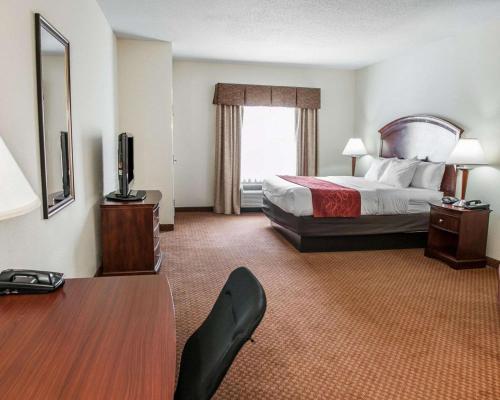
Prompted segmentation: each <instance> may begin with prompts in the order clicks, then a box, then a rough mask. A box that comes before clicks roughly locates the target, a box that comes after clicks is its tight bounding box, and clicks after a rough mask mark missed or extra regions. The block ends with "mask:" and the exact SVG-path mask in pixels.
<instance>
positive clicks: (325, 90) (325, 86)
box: [173, 60, 355, 207]
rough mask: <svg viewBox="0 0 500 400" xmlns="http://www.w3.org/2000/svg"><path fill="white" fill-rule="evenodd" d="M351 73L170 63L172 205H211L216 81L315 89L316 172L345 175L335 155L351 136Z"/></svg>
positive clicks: (344, 163) (346, 166) (346, 164)
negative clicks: (318, 91) (318, 104)
mask: <svg viewBox="0 0 500 400" xmlns="http://www.w3.org/2000/svg"><path fill="white" fill-rule="evenodd" d="M354 76H355V73H354V72H353V71H342V70H336V69H322V68H298V67H288V66H279V65H268V64H236V63H212V62H193V61H180V60H175V61H174V78H173V82H174V83H173V86H174V153H175V158H176V159H177V164H176V165H175V203H176V206H178V207H188V206H193V207H194V206H196V207H202V206H213V201H214V200H213V197H214V185H215V183H214V182H215V164H214V163H215V161H214V160H215V106H214V105H212V100H213V94H214V87H215V84H216V83H218V82H225V83H250V84H262V85H284V86H305V87H319V88H321V104H322V105H321V110H320V112H319V173H320V174H321V175H334V174H335V175H350V168H351V167H350V165H351V162H350V159H348V158H347V157H343V156H341V152H342V149H343V147H344V146H345V144H346V142H347V140H348V138H349V137H351V136H353V134H354V131H353V112H354V110H353V106H354Z"/></svg>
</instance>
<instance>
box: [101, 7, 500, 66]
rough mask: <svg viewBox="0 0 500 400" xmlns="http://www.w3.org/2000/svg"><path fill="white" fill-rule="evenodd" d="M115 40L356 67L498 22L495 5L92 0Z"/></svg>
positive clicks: (183, 52)
mask: <svg viewBox="0 0 500 400" xmlns="http://www.w3.org/2000/svg"><path fill="white" fill-rule="evenodd" d="M98 2H99V4H100V5H101V7H102V9H103V11H104V14H105V15H106V17H107V18H108V20H109V22H110V24H111V26H112V27H113V29H114V30H115V32H116V33H117V34H118V36H119V37H120V36H121V37H137V38H149V39H158V40H167V41H171V42H172V44H173V52H174V57H176V58H186V59H204V60H218V61H222V60H224V61H239V62H271V63H286V64H302V65H307V64H310V65H318V66H335V67H342V68H360V67H363V66H366V65H369V64H372V63H374V62H377V61H380V60H383V59H385V58H387V57H389V56H391V55H393V54H396V53H398V52H401V51H403V50H404V49H408V48H411V47H413V46H416V45H419V44H423V43H428V42H432V41H436V40H439V39H442V38H445V37H449V36H452V35H455V34H457V33H460V32H463V31H464V30H467V29H471V28H473V27H475V26H477V25H478V24H483V23H487V22H491V21H493V20H500V0H245V1H243V0H177V1H174V0H98Z"/></svg>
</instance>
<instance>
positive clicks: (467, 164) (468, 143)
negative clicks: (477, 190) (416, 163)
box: [446, 139, 487, 207]
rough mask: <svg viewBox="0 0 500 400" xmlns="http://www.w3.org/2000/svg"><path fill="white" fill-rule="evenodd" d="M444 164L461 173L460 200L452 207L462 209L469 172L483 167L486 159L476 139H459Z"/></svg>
mask: <svg viewBox="0 0 500 400" xmlns="http://www.w3.org/2000/svg"><path fill="white" fill-rule="evenodd" d="M446 164H453V165H455V166H456V168H457V169H459V170H461V171H462V196H461V200H460V201H457V202H456V203H454V204H453V205H454V206H456V207H463V206H464V205H465V193H466V192H467V181H468V180H469V170H471V169H472V168H473V167H474V166H476V165H485V164H487V162H486V157H485V155H484V151H483V147H482V146H481V143H479V140H478V139H460V140H459V141H458V143H457V145H456V146H455V148H454V149H453V151H452V152H451V154H450V156H449V157H448V159H447V160H446Z"/></svg>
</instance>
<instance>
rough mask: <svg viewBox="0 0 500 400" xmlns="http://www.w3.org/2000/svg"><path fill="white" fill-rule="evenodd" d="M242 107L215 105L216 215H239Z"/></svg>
mask: <svg viewBox="0 0 500 400" xmlns="http://www.w3.org/2000/svg"><path fill="white" fill-rule="evenodd" d="M242 122H243V107H241V106H235V105H231V106H230V105H223V104H217V110H216V144H215V145H216V148H215V157H216V159H215V176H216V181H215V206H214V211H215V212H216V213H219V214H239V213H240V206H241V198H240V162H241V125H242Z"/></svg>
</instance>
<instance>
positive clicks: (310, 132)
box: [295, 108, 318, 176]
mask: <svg viewBox="0 0 500 400" xmlns="http://www.w3.org/2000/svg"><path fill="white" fill-rule="evenodd" d="M295 126H296V129H297V175H301V176H315V175H317V173H318V168H317V163H318V160H317V146H318V110H317V109H311V108H298V109H297V111H296V125H295Z"/></svg>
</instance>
